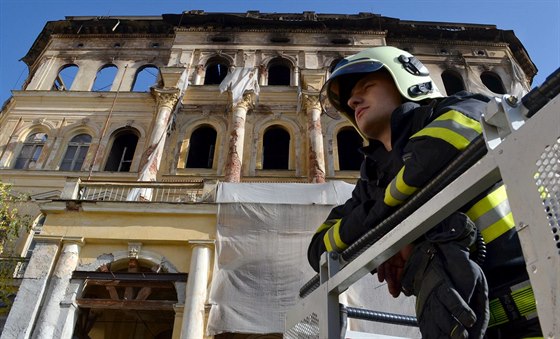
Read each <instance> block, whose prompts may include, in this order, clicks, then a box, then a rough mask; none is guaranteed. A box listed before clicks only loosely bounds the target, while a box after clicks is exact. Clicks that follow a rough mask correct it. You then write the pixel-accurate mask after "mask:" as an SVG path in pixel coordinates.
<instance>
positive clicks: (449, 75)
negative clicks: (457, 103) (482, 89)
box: [441, 70, 465, 95]
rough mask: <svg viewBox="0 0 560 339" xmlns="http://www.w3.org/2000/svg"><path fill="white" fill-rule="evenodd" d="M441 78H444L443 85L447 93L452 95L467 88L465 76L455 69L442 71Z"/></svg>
mask: <svg viewBox="0 0 560 339" xmlns="http://www.w3.org/2000/svg"><path fill="white" fill-rule="evenodd" d="M441 79H442V80H443V85H444V86H445V92H446V93H447V95H452V94H455V93H457V92H460V91H464V90H465V84H464V82H463V78H462V77H461V75H460V74H459V73H457V72H455V71H452V70H446V71H444V72H443V73H441Z"/></svg>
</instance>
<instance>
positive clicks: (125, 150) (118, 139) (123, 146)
mask: <svg viewBox="0 0 560 339" xmlns="http://www.w3.org/2000/svg"><path fill="white" fill-rule="evenodd" d="M137 143H138V136H137V135H136V134H135V133H134V132H132V131H129V130H127V131H122V132H119V133H118V134H116V135H115V138H114V141H113V146H112V147H111V152H110V153H109V157H108V158H107V163H106V164H105V171H111V172H129V171H130V165H131V164H132V158H133V157H134V151H135V150H136V144H137Z"/></svg>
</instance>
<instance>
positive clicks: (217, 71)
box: [204, 58, 229, 85]
mask: <svg viewBox="0 0 560 339" xmlns="http://www.w3.org/2000/svg"><path fill="white" fill-rule="evenodd" d="M228 69H229V65H228V62H227V61H226V60H224V59H222V58H212V59H210V60H208V63H206V72H205V74H204V84H205V85H219V84H221V83H222V81H223V80H224V78H225V77H226V75H227V73H228Z"/></svg>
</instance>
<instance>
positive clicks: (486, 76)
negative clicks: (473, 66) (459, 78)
mask: <svg viewBox="0 0 560 339" xmlns="http://www.w3.org/2000/svg"><path fill="white" fill-rule="evenodd" d="M480 80H482V83H483V84H484V85H485V86H486V87H488V89H489V90H491V91H492V92H494V93H497V94H506V89H505V87H504V83H503V82H502V79H501V78H500V76H499V75H498V74H496V73H494V72H490V71H486V72H482V74H481V75H480Z"/></svg>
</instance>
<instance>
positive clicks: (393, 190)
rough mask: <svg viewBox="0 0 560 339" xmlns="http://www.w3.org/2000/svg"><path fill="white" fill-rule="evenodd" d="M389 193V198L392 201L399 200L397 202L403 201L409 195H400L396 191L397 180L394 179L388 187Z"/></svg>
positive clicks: (399, 192)
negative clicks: (391, 198)
mask: <svg viewBox="0 0 560 339" xmlns="http://www.w3.org/2000/svg"><path fill="white" fill-rule="evenodd" d="M389 193H391V197H393V199H395V200H399V201H405V200H406V199H408V197H409V195H407V194H404V193H402V192H401V191H399V190H398V188H397V178H395V179H393V181H391V184H390V185H389Z"/></svg>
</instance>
